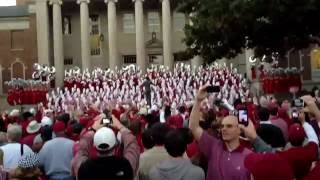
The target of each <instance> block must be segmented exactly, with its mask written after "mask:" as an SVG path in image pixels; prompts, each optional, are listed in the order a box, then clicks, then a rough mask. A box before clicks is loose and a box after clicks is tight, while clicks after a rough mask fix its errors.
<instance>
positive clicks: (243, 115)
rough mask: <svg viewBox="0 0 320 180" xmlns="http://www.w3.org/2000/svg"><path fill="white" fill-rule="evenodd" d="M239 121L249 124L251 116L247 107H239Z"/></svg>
mask: <svg viewBox="0 0 320 180" xmlns="http://www.w3.org/2000/svg"><path fill="white" fill-rule="evenodd" d="M238 122H239V124H243V125H244V126H248V125H249V118H248V110H247V109H239V110H238Z"/></svg>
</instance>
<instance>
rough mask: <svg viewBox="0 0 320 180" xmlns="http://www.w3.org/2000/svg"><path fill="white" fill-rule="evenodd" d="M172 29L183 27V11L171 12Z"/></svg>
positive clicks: (181, 29)
mask: <svg viewBox="0 0 320 180" xmlns="http://www.w3.org/2000/svg"><path fill="white" fill-rule="evenodd" d="M173 22H174V30H175V31H183V28H184V26H185V24H186V16H185V14H183V13H174V14H173Z"/></svg>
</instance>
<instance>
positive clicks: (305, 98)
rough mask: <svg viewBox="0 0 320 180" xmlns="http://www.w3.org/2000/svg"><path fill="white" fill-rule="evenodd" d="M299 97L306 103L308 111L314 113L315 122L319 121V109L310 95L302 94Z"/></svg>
mask: <svg viewBox="0 0 320 180" xmlns="http://www.w3.org/2000/svg"><path fill="white" fill-rule="evenodd" d="M301 99H302V100H303V101H304V103H306V104H307V107H308V108H309V110H310V112H311V113H312V114H314V115H315V117H316V120H317V122H320V110H319V108H318V106H317V104H316V100H315V99H314V98H313V97H312V96H310V95H307V96H302V97H301Z"/></svg>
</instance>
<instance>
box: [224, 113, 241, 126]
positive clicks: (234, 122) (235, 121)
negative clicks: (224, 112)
mask: <svg viewBox="0 0 320 180" xmlns="http://www.w3.org/2000/svg"><path fill="white" fill-rule="evenodd" d="M224 123H226V124H231V125H238V124H239V123H238V117H237V116H233V115H229V116H226V117H224V118H223V119H222V124H224Z"/></svg>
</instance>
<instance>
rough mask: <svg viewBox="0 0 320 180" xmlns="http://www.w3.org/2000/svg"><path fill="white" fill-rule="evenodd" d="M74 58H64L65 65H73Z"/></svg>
mask: <svg viewBox="0 0 320 180" xmlns="http://www.w3.org/2000/svg"><path fill="white" fill-rule="evenodd" d="M72 64H73V59H72V58H66V59H64V65H72Z"/></svg>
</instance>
